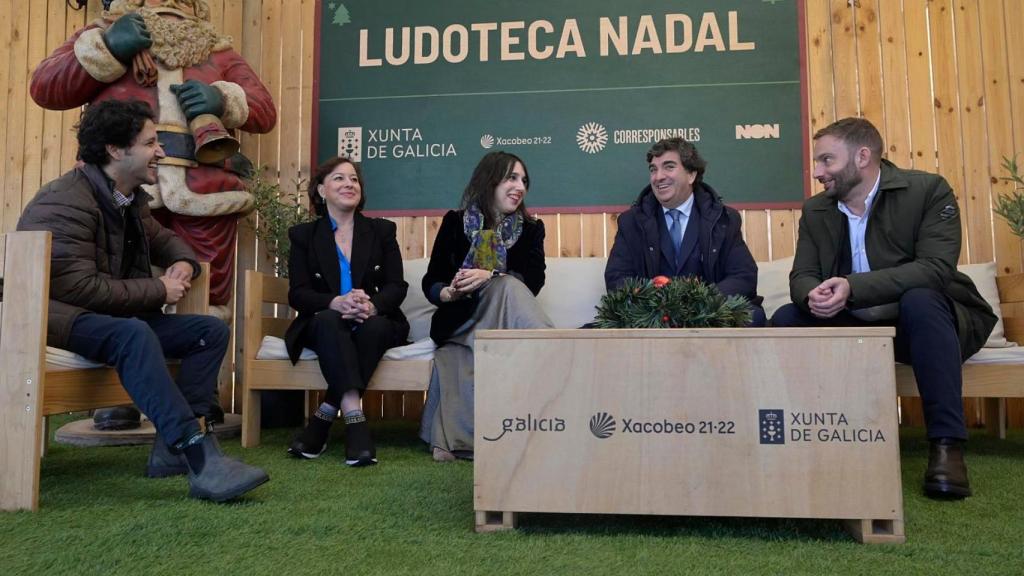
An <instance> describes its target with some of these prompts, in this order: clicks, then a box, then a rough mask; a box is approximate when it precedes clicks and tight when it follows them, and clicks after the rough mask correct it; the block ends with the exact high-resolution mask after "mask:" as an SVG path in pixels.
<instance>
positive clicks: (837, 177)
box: [825, 161, 864, 202]
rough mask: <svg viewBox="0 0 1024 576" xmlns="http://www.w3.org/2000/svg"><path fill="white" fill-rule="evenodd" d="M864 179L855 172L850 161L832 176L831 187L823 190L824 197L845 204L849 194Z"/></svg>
mask: <svg viewBox="0 0 1024 576" xmlns="http://www.w3.org/2000/svg"><path fill="white" fill-rule="evenodd" d="M863 181H864V179H863V178H861V176H860V173H859V172H857V167H856V166H854V164H853V162H852V161H850V162H848V163H847V164H846V168H843V170H842V171H841V172H838V173H836V174H834V175H833V176H832V187H831V188H829V189H827V190H825V196H828V197H829V198H834V199H836V200H838V201H840V202H846V200H847V198H849V197H850V192H851V191H852V190H853V189H854V188H855V187H856V186H857V185H858V184H860V183H861V182H863Z"/></svg>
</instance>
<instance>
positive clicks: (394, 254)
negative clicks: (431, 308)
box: [370, 219, 409, 316]
mask: <svg viewBox="0 0 1024 576" xmlns="http://www.w3.org/2000/svg"><path fill="white" fill-rule="evenodd" d="M375 223H376V225H377V238H378V239H379V241H380V247H381V259H380V262H379V263H376V262H374V263H371V269H373V268H374V267H375V266H378V265H379V266H380V268H379V269H377V270H375V271H374V272H373V282H374V284H375V285H376V286H377V293H376V294H374V295H373V296H371V297H370V301H371V302H373V305H374V306H376V307H377V313H378V314H380V315H382V316H394V315H396V313H397V312H398V311H399V309H400V307H401V305H402V302H403V301H404V300H405V295H406V294H407V293H408V292H409V283H408V282H406V281H405V276H404V274H403V269H402V250H401V249H400V248H399V247H398V235H397V231H398V227H397V226H396V225H395V223H394V222H391V221H390V220H384V219H378V220H376V221H375Z"/></svg>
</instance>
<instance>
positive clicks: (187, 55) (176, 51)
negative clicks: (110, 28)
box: [107, 4, 231, 70]
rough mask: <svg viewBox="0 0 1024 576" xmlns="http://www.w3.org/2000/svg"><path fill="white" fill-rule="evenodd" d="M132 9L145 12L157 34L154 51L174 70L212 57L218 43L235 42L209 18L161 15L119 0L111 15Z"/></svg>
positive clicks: (144, 18) (145, 16)
mask: <svg viewBox="0 0 1024 576" xmlns="http://www.w3.org/2000/svg"><path fill="white" fill-rule="evenodd" d="M117 8H121V9H120V10H117ZM128 12H137V13H138V14H139V15H140V16H142V19H143V20H144V21H145V22H146V28H147V29H148V30H149V33H150V35H151V36H152V38H153V45H152V46H151V47H150V48H149V50H150V52H151V53H152V54H153V57H154V58H156V60H157V61H158V62H159V63H160V64H161V65H163V66H164V67H165V68H167V69H170V70H176V69H178V68H188V67H191V66H195V65H196V64H201V63H203V62H205V61H206V60H207V59H209V57H210V53H211V52H213V49H214V47H215V46H217V44H218V43H221V42H222V41H224V44H226V45H230V42H231V39H230V38H229V37H225V36H221V35H220V34H218V33H217V31H216V30H214V28H213V25H212V24H210V23H209V22H207V21H205V20H200V19H185V20H178V19H176V18H170V17H165V16H161V15H160V14H159V13H158V12H155V11H154V10H153V9H151V8H135V9H133V8H132V7H129V6H118V5H116V4H115V5H112V6H111V10H110V11H109V12H108V14H107V16H108V18H111V19H117V18H118V17H120V16H122V15H123V14H125V13H128Z"/></svg>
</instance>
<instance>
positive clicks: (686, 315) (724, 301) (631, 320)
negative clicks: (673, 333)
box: [595, 276, 752, 328]
mask: <svg viewBox="0 0 1024 576" xmlns="http://www.w3.org/2000/svg"><path fill="white" fill-rule="evenodd" d="M751 314H752V308H751V306H750V302H748V301H747V299H746V298H744V297H742V296H724V295H722V293H721V292H719V291H718V288H717V287H715V285H714V284H709V283H707V282H704V281H703V280H700V279H699V278H694V277H681V278H668V277H666V276H655V277H654V278H651V279H650V280H643V279H640V278H629V279H627V280H626V282H625V283H624V284H623V285H622V287H621V288H619V289H618V290H614V291H612V292H609V293H607V294H605V295H604V296H603V297H602V298H601V304H600V305H598V307H597V320H596V322H595V324H596V325H597V327H598V328H736V327H740V326H746V325H747V324H749V323H750V320H751Z"/></svg>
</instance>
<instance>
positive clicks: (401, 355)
mask: <svg viewBox="0 0 1024 576" xmlns="http://www.w3.org/2000/svg"><path fill="white" fill-rule="evenodd" d="M434 350H437V344H434V341H433V340H431V339H430V336H427V337H426V338H421V339H419V340H417V341H415V342H413V343H412V344H408V345H406V346H396V347H394V348H390V349H389V350H388V351H387V352H385V353H384V359H385V360H433V359H434Z"/></svg>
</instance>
